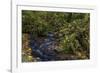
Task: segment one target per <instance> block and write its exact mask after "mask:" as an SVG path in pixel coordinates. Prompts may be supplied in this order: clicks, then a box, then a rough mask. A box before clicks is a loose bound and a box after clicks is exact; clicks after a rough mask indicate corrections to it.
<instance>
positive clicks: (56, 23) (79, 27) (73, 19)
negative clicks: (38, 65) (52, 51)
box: [22, 10, 90, 59]
mask: <svg viewBox="0 0 100 73" xmlns="http://www.w3.org/2000/svg"><path fill="white" fill-rule="evenodd" d="M89 24H90V14H89V13H71V12H69V13H68V12H46V11H28V10H27V11H26V10H23V11H22V33H28V34H32V35H33V37H40V35H42V36H46V35H47V33H48V32H53V33H54V34H55V37H56V40H57V42H58V43H59V48H62V50H61V51H62V52H63V53H66V54H68V53H70V54H76V52H80V53H81V54H82V53H83V52H86V54H85V56H86V57H85V58H89V50H90V49H89V48H90V47H89V44H90V42H89V41H90V38H89V37H90V36H89V30H90V28H89ZM76 55H77V54H76ZM79 58H80V59H81V58H82V57H79Z"/></svg>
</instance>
